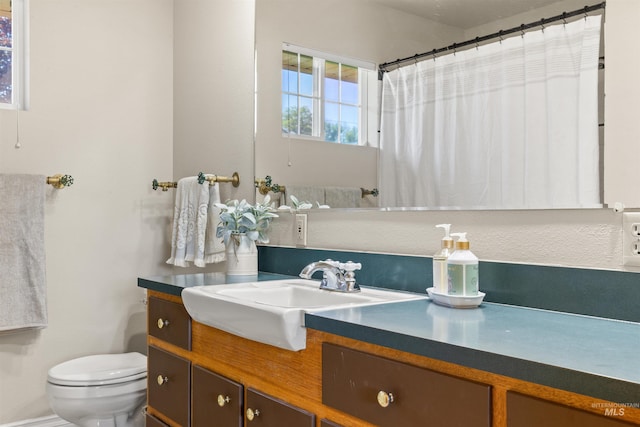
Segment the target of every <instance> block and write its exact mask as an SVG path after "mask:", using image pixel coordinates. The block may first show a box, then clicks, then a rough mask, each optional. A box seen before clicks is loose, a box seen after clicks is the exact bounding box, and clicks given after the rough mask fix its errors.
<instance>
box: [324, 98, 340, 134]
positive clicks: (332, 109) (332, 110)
mask: <svg viewBox="0 0 640 427" xmlns="http://www.w3.org/2000/svg"><path fill="white" fill-rule="evenodd" d="M339 114H340V107H339V105H338V104H334V103H332V102H325V104H324V140H325V141H331V142H338V131H339V129H338V122H339V120H340V118H339Z"/></svg>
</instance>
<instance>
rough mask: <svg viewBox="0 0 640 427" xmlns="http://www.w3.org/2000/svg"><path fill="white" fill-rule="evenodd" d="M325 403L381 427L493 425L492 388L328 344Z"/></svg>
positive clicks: (325, 346)
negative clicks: (491, 412)
mask: <svg viewBox="0 0 640 427" xmlns="http://www.w3.org/2000/svg"><path fill="white" fill-rule="evenodd" d="M322 403H324V404H325V405H328V406H331V407H333V408H336V409H339V410H341V411H343V412H346V413H348V414H351V415H354V416H356V417H358V418H361V419H363V420H366V421H369V422H371V423H373V424H376V425H379V426H389V427H398V426H403V427H409V426H420V427H423V426H424V427H427V426H429V427H435V426H437V427H488V426H490V424H491V414H490V411H491V387H490V386H488V385H486V384H479V383H475V382H472V381H468V380H463V379H460V378H455V377H452V376H449V375H445V374H440V373H438V372H433V371H430V370H427V369H423V368H418V367H416V366H412V365H407V364H406V363H401V362H397V361H395V360H390V359H385V358H382V357H379V356H375V355H372V354H368V353H364V352H361V351H357V350H352V349H349V348H346V347H341V346H337V345H335V344H331V343H323V346H322Z"/></svg>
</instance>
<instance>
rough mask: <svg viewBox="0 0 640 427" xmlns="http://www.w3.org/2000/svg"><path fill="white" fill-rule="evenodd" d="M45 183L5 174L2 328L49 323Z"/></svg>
mask: <svg viewBox="0 0 640 427" xmlns="http://www.w3.org/2000/svg"><path fill="white" fill-rule="evenodd" d="M45 183H46V178H45V176H44V175H4V174H0V195H1V196H0V332H9V331H12V332H17V331H20V330H24V329H32V328H44V327H46V326H47V322H48V321H47V293H46V274H45V247H44V200H45V186H46V184H45Z"/></svg>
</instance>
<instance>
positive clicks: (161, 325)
mask: <svg viewBox="0 0 640 427" xmlns="http://www.w3.org/2000/svg"><path fill="white" fill-rule="evenodd" d="M165 326H169V321H168V320H166V319H163V318H162V317H161V318H159V319H158V329H162V328H164V327H165Z"/></svg>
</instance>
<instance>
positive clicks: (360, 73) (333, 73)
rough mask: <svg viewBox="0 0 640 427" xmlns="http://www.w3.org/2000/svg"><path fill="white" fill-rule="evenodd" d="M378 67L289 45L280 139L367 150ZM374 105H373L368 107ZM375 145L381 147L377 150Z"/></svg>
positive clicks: (284, 68) (285, 47)
mask: <svg viewBox="0 0 640 427" xmlns="http://www.w3.org/2000/svg"><path fill="white" fill-rule="evenodd" d="M374 68H375V67H374V64H371V63H366V62H363V61H358V60H353V59H347V58H339V57H335V56H333V55H329V54H324V53H321V52H316V51H312V50H310V49H305V48H300V47H296V46H292V45H289V44H285V45H283V50H282V133H283V134H284V135H288V136H290V135H298V136H302V137H308V138H313V139H320V140H324V141H329V142H335V143H340V144H352V145H365V144H367V143H368V142H369V141H368V138H367V137H368V134H369V133H370V132H369V130H368V123H375V122H376V120H372V118H369V117H368V116H369V114H370V113H371V111H376V109H375V108H371V105H370V104H371V102H375V99H376V97H375V96H370V94H369V92H370V90H371V88H375V86H376V85H375V82H376V78H377V75H376V72H375V71H374ZM370 101H371V102H370ZM376 145H377V144H376Z"/></svg>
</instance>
